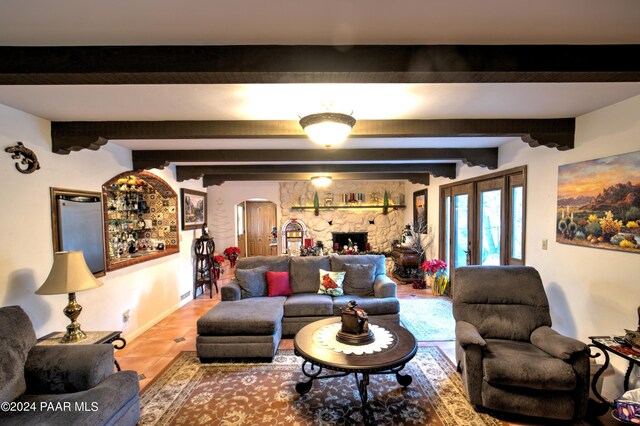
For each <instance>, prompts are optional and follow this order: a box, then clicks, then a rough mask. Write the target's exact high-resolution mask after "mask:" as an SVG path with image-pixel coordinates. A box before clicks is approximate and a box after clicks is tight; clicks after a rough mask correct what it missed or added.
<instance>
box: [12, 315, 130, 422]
mask: <svg viewBox="0 0 640 426" xmlns="http://www.w3.org/2000/svg"><path fill="white" fill-rule="evenodd" d="M35 344H36V335H35V332H34V330H33V325H32V324H31V320H29V317H28V316H27V314H26V313H25V312H24V311H23V310H22V308H20V307H19V306H8V307H4V308H0V402H1V403H3V404H4V405H3V409H2V410H0V424H2V425H21V426H22V425H36V424H37V425H79V426H80V425H82V426H84V425H135V424H136V423H137V422H138V419H139V418H140V399H139V397H138V392H139V384H138V376H137V374H136V373H135V372H133V371H122V372H118V373H115V374H114V372H113V367H114V364H113V347H111V345H73V346H72V345H69V346H62V345H52V346H35ZM6 403H9V405H8V406H7V404H6ZM4 408H8V409H4Z"/></svg>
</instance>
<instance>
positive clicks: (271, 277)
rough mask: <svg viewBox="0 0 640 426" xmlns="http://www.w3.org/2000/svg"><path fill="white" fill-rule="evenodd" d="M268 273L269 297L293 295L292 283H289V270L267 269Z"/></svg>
mask: <svg viewBox="0 0 640 426" xmlns="http://www.w3.org/2000/svg"><path fill="white" fill-rule="evenodd" d="M266 275H267V291H268V294H269V297H273V296H290V295H291V285H289V273H288V272H273V271H267V273H266Z"/></svg>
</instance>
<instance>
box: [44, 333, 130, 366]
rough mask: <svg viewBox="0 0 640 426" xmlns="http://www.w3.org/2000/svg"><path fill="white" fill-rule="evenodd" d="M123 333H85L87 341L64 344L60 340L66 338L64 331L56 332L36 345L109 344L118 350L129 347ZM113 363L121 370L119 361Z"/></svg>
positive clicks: (115, 360)
mask: <svg viewBox="0 0 640 426" xmlns="http://www.w3.org/2000/svg"><path fill="white" fill-rule="evenodd" d="M121 333H122V331H85V334H86V335H87V338H86V339H82V340H79V341H77V342H69V343H62V342H60V339H61V338H62V336H64V334H65V332H64V331H54V332H53V333H49V334H47V335H46V336H43V337H41V338H39V339H38V342H37V343H36V345H39V346H43V345H100V344H105V343H109V344H112V345H113V347H114V348H115V349H116V350H120V349H123V348H124V347H125V346H127V341H126V340H124V337H122V336H120V334H121ZM113 362H114V363H115V365H116V369H117V370H118V371H121V370H120V364H118V360H117V359H114V360H113Z"/></svg>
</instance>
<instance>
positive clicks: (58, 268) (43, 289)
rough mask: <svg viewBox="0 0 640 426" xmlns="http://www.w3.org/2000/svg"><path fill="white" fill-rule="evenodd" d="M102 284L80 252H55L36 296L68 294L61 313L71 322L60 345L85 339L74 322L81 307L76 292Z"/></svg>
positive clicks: (84, 335)
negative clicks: (49, 270)
mask: <svg viewBox="0 0 640 426" xmlns="http://www.w3.org/2000/svg"><path fill="white" fill-rule="evenodd" d="M101 285H102V283H101V282H100V281H98V280H96V278H95V277H94V276H93V274H92V273H91V271H90V270H89V267H88V266H87V263H86V262H85V260H84V255H83V254H82V252H81V251H61V252H57V253H55V255H54V258H53V266H52V267H51V272H49V276H48V277H47V279H46V281H45V282H44V284H42V286H40V288H39V289H38V290H36V294H65V293H68V294H69V304H68V305H67V307H66V308H64V310H63V312H64V314H65V315H66V316H67V318H69V320H71V324H69V325H68V326H67V333H66V334H65V335H64V336H63V337H62V339H60V341H61V342H62V343H70V342H77V341H79V340H82V339H84V338H85V337H87V335H86V334H84V332H83V331H82V330H80V324H79V323H78V322H77V321H76V320H77V319H78V317H79V316H80V312H82V306H80V305H79V304H78V302H76V292H78V291H83V290H90V289H92V288H96V287H100V286H101Z"/></svg>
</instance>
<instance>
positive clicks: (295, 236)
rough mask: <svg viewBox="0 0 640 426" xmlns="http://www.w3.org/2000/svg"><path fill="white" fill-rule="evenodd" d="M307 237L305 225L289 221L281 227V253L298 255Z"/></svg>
mask: <svg viewBox="0 0 640 426" xmlns="http://www.w3.org/2000/svg"><path fill="white" fill-rule="evenodd" d="M306 237H307V225H305V224H304V222H302V221H301V220H298V219H289V220H287V221H286V222H285V223H284V225H282V253H286V254H290V255H298V254H300V250H301V248H302V247H304V239H305V238H306Z"/></svg>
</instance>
